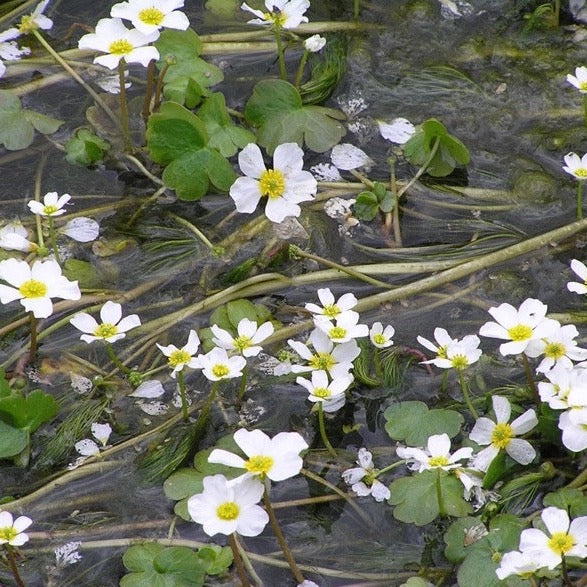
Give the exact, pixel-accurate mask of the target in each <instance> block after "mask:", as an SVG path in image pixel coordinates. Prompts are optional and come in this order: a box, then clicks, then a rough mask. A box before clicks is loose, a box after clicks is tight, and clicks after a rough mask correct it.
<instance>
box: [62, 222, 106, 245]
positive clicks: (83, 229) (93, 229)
mask: <svg viewBox="0 0 587 587" xmlns="http://www.w3.org/2000/svg"><path fill="white" fill-rule="evenodd" d="M59 232H60V233H62V234H64V235H66V236H68V237H69V238H72V239H73V240H74V241H77V242H78V243H89V242H92V241H95V240H96V239H97V238H98V235H99V234H100V225H99V224H98V223H97V222H96V221H95V220H94V219H93V218H87V217H85V216H78V217H77V218H72V219H71V220H70V221H69V222H68V223H67V224H66V225H65V226H63V227H62V228H60V229H59Z"/></svg>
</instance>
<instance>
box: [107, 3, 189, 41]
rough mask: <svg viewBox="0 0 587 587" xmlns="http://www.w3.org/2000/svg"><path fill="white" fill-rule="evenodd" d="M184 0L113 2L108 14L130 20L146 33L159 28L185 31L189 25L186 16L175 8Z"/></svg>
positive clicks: (181, 5) (179, 6)
mask: <svg viewBox="0 0 587 587" xmlns="http://www.w3.org/2000/svg"><path fill="white" fill-rule="evenodd" d="M183 2H184V0H128V2H121V3H119V4H115V5H114V6H113V7H112V8H111V9H110V16H112V17H113V18H122V19H125V20H130V21H131V22H132V24H133V26H134V27H135V28H136V29H137V30H139V31H140V32H141V33H143V34H145V35H148V34H150V33H153V32H156V31H158V30H159V29H161V28H170V29H180V30H182V31H185V30H186V29H187V28H188V27H189V26H190V21H189V20H188V17H187V16H186V15H185V14H184V13H183V12H180V11H179V10H176V9H177V8H183Z"/></svg>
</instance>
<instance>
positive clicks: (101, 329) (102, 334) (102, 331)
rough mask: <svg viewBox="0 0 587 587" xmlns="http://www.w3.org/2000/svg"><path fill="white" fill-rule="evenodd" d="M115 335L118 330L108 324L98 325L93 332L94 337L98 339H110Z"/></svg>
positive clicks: (113, 325) (114, 325)
mask: <svg viewBox="0 0 587 587" xmlns="http://www.w3.org/2000/svg"><path fill="white" fill-rule="evenodd" d="M116 334H118V328H117V327H116V324H110V323H109V322H104V323H103V324H100V325H99V326H98V328H96V330H94V336H97V337H98V338H110V337H111V336H115V335H116Z"/></svg>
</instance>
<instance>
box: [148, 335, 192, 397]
mask: <svg viewBox="0 0 587 587" xmlns="http://www.w3.org/2000/svg"><path fill="white" fill-rule="evenodd" d="M155 344H156V345H157V348H158V349H159V350H160V351H161V352H162V353H163V354H164V355H165V356H166V357H167V363H168V365H169V366H170V367H171V369H172V371H171V377H173V378H174V379H175V376H176V374H177V373H179V372H180V371H182V370H183V368H184V367H189V368H190V369H196V368H197V367H198V360H197V358H196V357H194V355H195V354H196V353H197V352H198V348H200V338H199V337H198V333H197V332H196V331H195V330H190V333H189V335H188V341H187V343H186V344H185V345H184V346H183V347H181V348H180V349H178V348H177V347H176V346H175V345H173V344H170V345H167V346H162V345H160V344H159V343H155ZM141 397H145V396H141Z"/></svg>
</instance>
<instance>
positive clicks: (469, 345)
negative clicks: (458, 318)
mask: <svg viewBox="0 0 587 587" xmlns="http://www.w3.org/2000/svg"><path fill="white" fill-rule="evenodd" d="M428 342H429V341H428ZM480 342H481V341H480V340H479V337H478V336H476V335H474V334H469V335H467V336H465V337H464V338H463V339H462V340H453V341H451V342H450V343H449V344H448V345H447V346H446V348H444V349H443V352H442V354H443V355H444V356H437V357H436V358H435V359H431V360H429V361H422V363H423V364H428V363H432V364H433V365H436V366H437V367H440V368H441V369H456V370H457V371H462V370H464V369H466V368H467V367H468V366H469V365H472V364H473V363H476V362H477V361H478V360H479V357H480V356H481V354H482V351H481V349H480V348H478V347H479V343H480Z"/></svg>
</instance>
